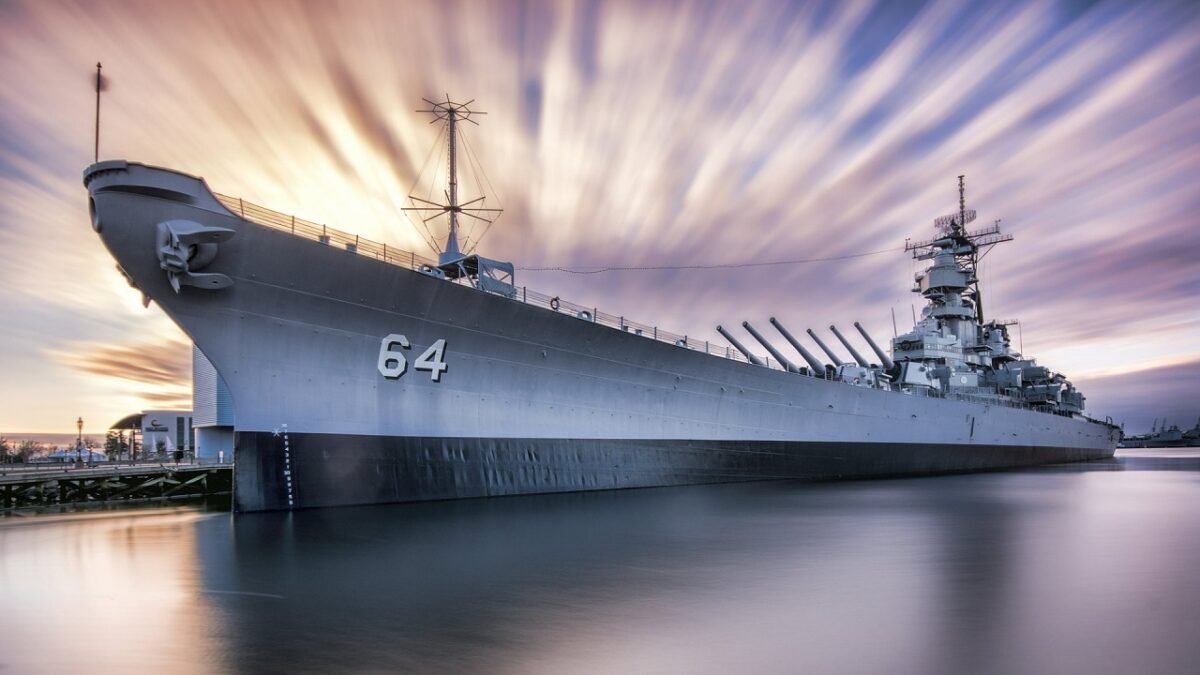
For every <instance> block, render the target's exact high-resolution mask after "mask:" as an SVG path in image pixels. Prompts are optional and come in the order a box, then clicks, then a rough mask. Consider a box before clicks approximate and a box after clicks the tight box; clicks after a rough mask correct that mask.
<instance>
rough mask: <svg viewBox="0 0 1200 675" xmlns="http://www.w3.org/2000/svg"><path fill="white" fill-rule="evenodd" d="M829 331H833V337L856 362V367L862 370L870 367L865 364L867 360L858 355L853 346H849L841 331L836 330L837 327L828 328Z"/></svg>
mask: <svg viewBox="0 0 1200 675" xmlns="http://www.w3.org/2000/svg"><path fill="white" fill-rule="evenodd" d="M829 330H831V331H833V335H834V337H836V338H837V339H838V341H840V342H841V343H842V346H843V347H845V348H846V350H847V351H849V352H850V356H852V357H854V360H855V361H857V362H858V365H860V366H862V367H863V368H870V367H871V364H870V363H867V360H866V359H864V358H863V357H862V354H859V353H858V350H857V349H855V348H854V346H853V345H851V344H850V341H849V340H847V339H846V338H845V337H844V336H843V335H842V331H840V330H838V329H837V326H830V327H829Z"/></svg>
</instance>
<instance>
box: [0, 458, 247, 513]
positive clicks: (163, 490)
mask: <svg viewBox="0 0 1200 675" xmlns="http://www.w3.org/2000/svg"><path fill="white" fill-rule="evenodd" d="M232 474H233V465H232V464H228V463H226V464H166V463H163V464H133V465H130V464H110V465H101V466H93V467H72V466H60V467H50V468H46V467H44V466H28V465H26V466H4V467H0V509H16V508H24V507H30V506H45V505H49V504H72V503H84V502H112V501H127V500H133V499H163V498H176V497H195V496H204V495H218V494H228V493H229V492H230V491H232V489H233V475H232Z"/></svg>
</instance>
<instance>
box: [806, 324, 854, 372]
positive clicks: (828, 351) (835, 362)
mask: <svg viewBox="0 0 1200 675" xmlns="http://www.w3.org/2000/svg"><path fill="white" fill-rule="evenodd" d="M806 332H807V333H808V336H809V337H810V338H812V339H813V341H814V342H816V343H817V346H818V347H820V348H821V351H823V352H825V353H826V354H828V355H829V360H830V361H833V365H835V366H840V365H842V364H843V363H845V361H842V360H841V359H839V358H838V355H837V354H834V353H833V350H832V349H830V348H829V345H827V344H825V342H824V341H823V340H821V338H819V337H817V334H816V333H814V332H812V329H811V328H808V329H806Z"/></svg>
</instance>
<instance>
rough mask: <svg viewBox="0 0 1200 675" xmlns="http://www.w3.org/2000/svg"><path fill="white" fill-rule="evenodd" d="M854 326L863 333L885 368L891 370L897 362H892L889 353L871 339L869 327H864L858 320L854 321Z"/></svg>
mask: <svg viewBox="0 0 1200 675" xmlns="http://www.w3.org/2000/svg"><path fill="white" fill-rule="evenodd" d="M854 327H855V328H857V329H858V332H859V333H862V336H863V339H864V340H866V341H867V344H869V345H871V351H873V352H875V356H878V357H879V363H880V364H881V365H883V369H884V370H891V369H892V367H893V366H895V364H894V363H892V360H891V359H889V358H888V355H887V354H885V353H884V351H883V350H882V349H880V348H879V345H877V344H875V341H874V340H872V339H871V336H870V335H867V329H866V328H863V327H862V324H861V323H859V322H857V321H855V322H854Z"/></svg>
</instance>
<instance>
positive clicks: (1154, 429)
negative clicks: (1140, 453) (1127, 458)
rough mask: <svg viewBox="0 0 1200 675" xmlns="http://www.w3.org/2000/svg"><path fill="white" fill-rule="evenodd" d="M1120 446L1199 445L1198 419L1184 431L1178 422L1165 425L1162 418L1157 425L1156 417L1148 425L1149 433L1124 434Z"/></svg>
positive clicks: (1179, 446)
mask: <svg viewBox="0 0 1200 675" xmlns="http://www.w3.org/2000/svg"><path fill="white" fill-rule="evenodd" d="M1120 447H1122V448H1196V447H1200V419H1197V420H1196V426H1194V427H1192V428H1191V429H1188V430H1187V431H1184V430H1182V429H1180V428H1179V425H1178V424H1172V425H1171V426H1169V427H1168V426H1167V420H1166V419H1165V418H1164V419H1163V421H1162V427H1161V428H1160V427H1159V425H1158V419H1157V418H1156V419H1155V420H1154V424H1152V425H1151V427H1150V433H1148V434H1141V435H1138V436H1126V437H1125V438H1123V439H1122V440H1121V443H1120Z"/></svg>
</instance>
